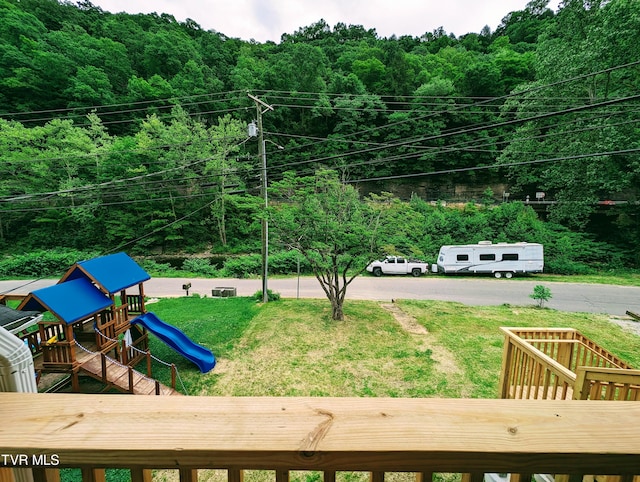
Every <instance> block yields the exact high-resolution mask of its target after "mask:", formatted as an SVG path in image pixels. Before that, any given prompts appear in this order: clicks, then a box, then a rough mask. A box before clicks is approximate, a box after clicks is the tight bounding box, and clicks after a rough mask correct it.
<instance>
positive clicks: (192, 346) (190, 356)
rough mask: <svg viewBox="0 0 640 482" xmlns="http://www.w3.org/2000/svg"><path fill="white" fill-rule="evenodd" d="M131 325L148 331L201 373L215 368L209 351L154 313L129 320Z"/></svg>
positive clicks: (213, 358)
mask: <svg viewBox="0 0 640 482" xmlns="http://www.w3.org/2000/svg"><path fill="white" fill-rule="evenodd" d="M131 323H132V324H138V325H141V326H143V327H144V328H146V329H147V330H149V331H150V332H151V333H153V334H154V335H156V336H157V337H158V338H160V339H161V340H162V341H163V342H164V343H166V344H167V345H169V346H170V347H171V348H173V349H174V350H175V351H177V352H178V353H180V354H181V355H182V356H183V357H185V358H186V359H187V360H189V361H190V362H193V363H195V364H196V365H197V366H198V368H199V369H200V371H201V372H202V373H207V372H208V371H210V370H211V369H213V367H214V366H216V357H215V356H214V355H213V353H211V351H210V350H208V349H207V348H205V347H203V346H202V345H198V344H197V343H195V342H193V341H192V340H191V338H189V337H188V336H187V335H185V334H184V332H182V331H181V330H179V329H178V328H176V327H175V326H173V325H169V324H168V323H165V322H164V321H162V320H161V319H160V318H158V317H157V316H156V315H155V313H152V312H148V313H144V314H142V315H140V316H138V317H136V318H135V319H133V320H131Z"/></svg>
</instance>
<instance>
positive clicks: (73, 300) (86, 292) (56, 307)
mask: <svg viewBox="0 0 640 482" xmlns="http://www.w3.org/2000/svg"><path fill="white" fill-rule="evenodd" d="M111 305H112V302H111V300H110V299H109V298H108V297H107V296H106V295H105V294H104V293H102V292H101V291H100V290H99V289H98V288H96V287H95V286H94V285H93V284H92V283H91V282H90V281H89V280H87V279H85V278H78V279H74V280H70V281H65V282H64V283H59V284H57V285H53V286H49V287H47V288H42V289H39V290H36V291H33V292H31V293H30V294H29V296H27V298H25V301H24V302H23V304H22V305H21V307H20V309H21V310H33V311H50V312H51V313H53V314H54V315H55V316H56V317H57V318H58V319H59V320H61V321H64V322H65V323H67V324H70V323H75V322H76V321H80V320H82V319H85V318H88V317H89V316H91V315H93V314H95V313H98V312H100V311H102V310H104V309H105V308H108V307H109V306H111Z"/></svg>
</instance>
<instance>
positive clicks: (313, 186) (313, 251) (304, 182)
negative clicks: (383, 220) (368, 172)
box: [271, 171, 378, 320]
mask: <svg viewBox="0 0 640 482" xmlns="http://www.w3.org/2000/svg"><path fill="white" fill-rule="evenodd" d="M273 192H274V194H275V195H276V196H277V198H278V199H279V200H280V201H281V202H280V203H279V204H278V206H277V208H275V209H274V210H273V212H272V214H271V218H272V223H271V226H272V230H273V231H275V233H276V236H277V240H278V242H279V243H281V245H282V246H284V247H286V248H288V249H294V250H297V251H298V252H300V254H301V255H302V256H303V257H304V258H305V260H306V261H307V262H308V263H309V265H310V266H311V269H312V270H313V273H314V275H315V277H316V279H317V280H318V282H319V283H320V286H321V287H322V289H323V290H324V292H325V294H326V295H327V298H328V299H329V301H330V303H331V318H332V319H333V320H344V311H343V306H344V300H345V297H346V294H347V288H348V286H349V284H350V283H351V282H352V281H353V280H354V279H355V278H356V277H357V276H358V275H359V274H361V273H362V272H363V271H364V270H365V268H366V266H367V264H368V262H369V261H370V260H371V259H372V258H373V257H375V255H377V254H378V253H377V248H376V245H375V239H376V237H375V233H376V226H377V220H376V218H377V214H376V213H375V211H373V210H371V209H369V208H368V206H367V205H366V204H365V203H363V202H361V200H360V198H359V195H358V192H357V191H356V189H355V188H354V187H353V186H351V185H348V184H343V183H342V182H340V180H339V178H338V177H337V174H336V173H335V172H332V171H319V172H317V173H316V175H315V176H311V177H303V178H301V177H299V176H297V175H296V174H295V173H289V174H287V176H286V177H285V179H284V180H283V181H281V182H279V183H276V184H274V186H273Z"/></svg>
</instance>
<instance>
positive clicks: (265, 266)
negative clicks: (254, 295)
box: [247, 94, 273, 303]
mask: <svg viewBox="0 0 640 482" xmlns="http://www.w3.org/2000/svg"><path fill="white" fill-rule="evenodd" d="M247 95H248V96H249V98H250V99H251V100H253V101H254V102H255V103H256V117H257V119H256V121H257V123H258V156H259V157H260V160H261V162H262V169H261V171H260V180H261V185H262V188H261V190H262V197H263V198H264V209H265V213H264V216H262V302H263V303H267V302H268V301H269V295H268V294H267V277H268V273H269V221H268V219H267V208H268V207H269V201H268V198H267V152H266V149H265V143H264V134H263V131H262V114H264V113H265V112H267V111H269V110H273V107H271V106H270V105H269V104H267V103H265V102H263V101H261V100H260V99H258V98H257V97H255V96H253V95H251V94H247ZM263 109H264V110H263Z"/></svg>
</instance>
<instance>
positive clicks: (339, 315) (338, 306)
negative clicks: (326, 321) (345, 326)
mask: <svg viewBox="0 0 640 482" xmlns="http://www.w3.org/2000/svg"><path fill="white" fill-rule="evenodd" d="M331 319H332V320H333V321H344V312H343V311H342V303H341V302H340V301H338V300H331Z"/></svg>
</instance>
